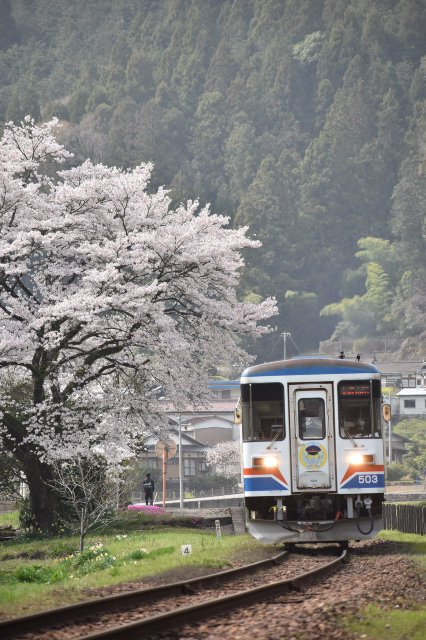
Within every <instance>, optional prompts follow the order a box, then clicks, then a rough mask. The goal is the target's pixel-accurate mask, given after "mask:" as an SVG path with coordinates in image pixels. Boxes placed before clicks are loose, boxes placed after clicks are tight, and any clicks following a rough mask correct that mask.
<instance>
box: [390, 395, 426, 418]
mask: <svg viewBox="0 0 426 640" xmlns="http://www.w3.org/2000/svg"><path fill="white" fill-rule="evenodd" d="M396 396H397V399H398V401H399V403H398V408H397V410H398V418H399V419H400V420H402V419H404V418H410V417H411V418H425V419H426V387H416V388H414V389H408V388H407V389H401V391H399V392H398V393H397V394H396ZM395 417H396V416H395Z"/></svg>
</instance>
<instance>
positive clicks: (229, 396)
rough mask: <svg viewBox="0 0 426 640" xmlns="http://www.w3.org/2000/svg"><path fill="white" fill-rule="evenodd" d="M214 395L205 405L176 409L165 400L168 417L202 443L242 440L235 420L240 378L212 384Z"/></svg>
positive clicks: (183, 431)
mask: <svg viewBox="0 0 426 640" xmlns="http://www.w3.org/2000/svg"><path fill="white" fill-rule="evenodd" d="M210 390H211V397H210V398H209V400H208V401H207V402H205V403H203V405H202V406H201V407H200V406H195V405H185V406H184V407H181V408H179V411H177V410H176V408H175V407H174V406H173V405H172V404H170V403H168V402H167V400H165V401H164V404H163V406H164V410H165V413H166V415H167V416H168V418H169V420H171V421H172V422H173V423H174V425H175V427H176V428H177V429H179V425H180V426H181V429H182V433H186V434H188V435H190V436H192V437H193V438H195V439H196V440H198V441H199V442H202V443H204V444H206V445H207V444H208V445H210V446H213V445H215V444H217V443H218V442H228V441H229V440H239V438H240V425H239V424H236V423H235V421H234V412H235V408H236V406H237V404H238V400H239V398H240V382H239V380H218V381H216V380H215V381H212V382H211V383H210Z"/></svg>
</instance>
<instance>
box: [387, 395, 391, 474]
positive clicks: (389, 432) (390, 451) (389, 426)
mask: <svg viewBox="0 0 426 640" xmlns="http://www.w3.org/2000/svg"><path fill="white" fill-rule="evenodd" d="M390 403H391V396H390V391H389V406H390ZM388 435H389V445H388V446H389V456H388V458H389V464H390V463H391V462H392V420H389V433H388Z"/></svg>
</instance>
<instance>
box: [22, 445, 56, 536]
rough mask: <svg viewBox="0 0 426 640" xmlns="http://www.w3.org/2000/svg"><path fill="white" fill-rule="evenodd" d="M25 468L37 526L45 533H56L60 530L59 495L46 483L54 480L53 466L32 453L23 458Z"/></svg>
mask: <svg viewBox="0 0 426 640" xmlns="http://www.w3.org/2000/svg"><path fill="white" fill-rule="evenodd" d="M23 470H24V473H25V476H26V480H27V484H28V488H29V493H30V503H31V509H32V511H33V514H34V518H35V526H36V528H37V529H41V531H43V532H44V533H51V534H56V533H57V532H58V511H59V504H58V497H57V494H56V492H55V490H54V489H53V488H52V487H50V486H48V484H46V483H49V484H51V483H52V480H53V475H52V470H51V468H50V467H49V466H48V465H46V464H44V463H42V462H40V460H39V459H38V457H37V456H36V455H35V454H33V453H30V454H27V455H26V456H25V459H24V460H23Z"/></svg>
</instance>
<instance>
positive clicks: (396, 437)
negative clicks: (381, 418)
mask: <svg viewBox="0 0 426 640" xmlns="http://www.w3.org/2000/svg"><path fill="white" fill-rule="evenodd" d="M407 442H411V440H410V439H409V438H406V437H405V436H401V435H400V434H399V433H395V432H392V431H391V442H390V445H391V448H392V458H391V462H398V464H402V457H403V456H404V455H405V454H406V453H407V449H406V444H407ZM385 455H386V460H389V428H386V429H385Z"/></svg>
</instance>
